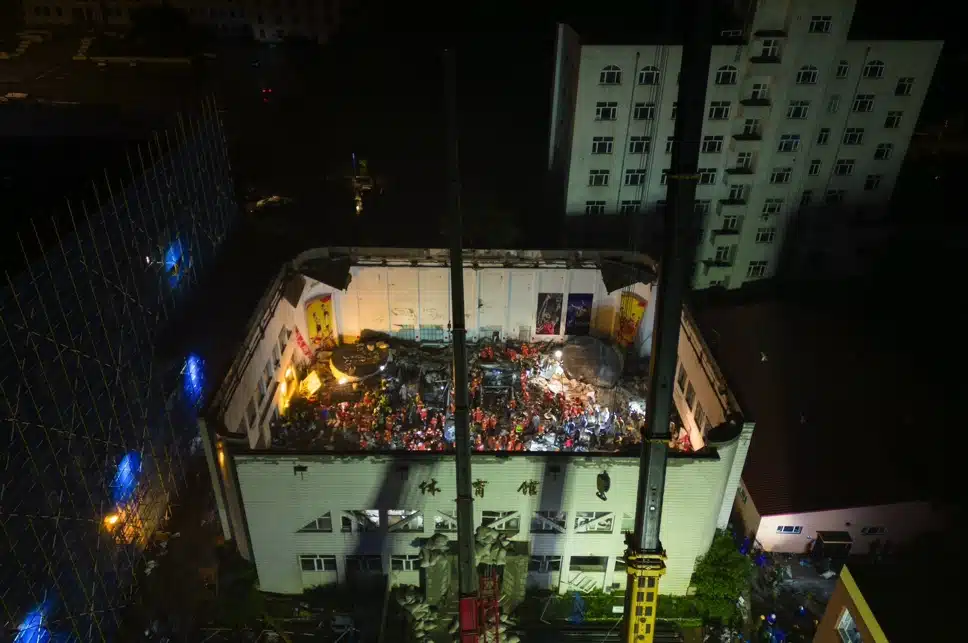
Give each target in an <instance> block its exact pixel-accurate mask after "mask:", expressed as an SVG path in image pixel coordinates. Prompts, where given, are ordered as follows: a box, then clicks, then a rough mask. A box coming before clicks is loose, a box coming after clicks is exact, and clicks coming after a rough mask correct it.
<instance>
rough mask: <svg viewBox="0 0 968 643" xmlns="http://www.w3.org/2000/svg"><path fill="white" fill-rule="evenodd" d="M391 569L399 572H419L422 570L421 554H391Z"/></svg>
mask: <svg viewBox="0 0 968 643" xmlns="http://www.w3.org/2000/svg"><path fill="white" fill-rule="evenodd" d="M390 569H393V570H396V571H398V572H418V571H420V556H419V555H410V554H404V555H393V556H390Z"/></svg>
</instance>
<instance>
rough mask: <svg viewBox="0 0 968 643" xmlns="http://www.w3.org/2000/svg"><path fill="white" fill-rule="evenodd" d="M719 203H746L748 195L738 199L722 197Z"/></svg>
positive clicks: (725, 204)
mask: <svg viewBox="0 0 968 643" xmlns="http://www.w3.org/2000/svg"><path fill="white" fill-rule="evenodd" d="M719 205H721V206H730V205H746V197H745V196H744V197H740V198H738V199H732V198H730V199H720V200H719Z"/></svg>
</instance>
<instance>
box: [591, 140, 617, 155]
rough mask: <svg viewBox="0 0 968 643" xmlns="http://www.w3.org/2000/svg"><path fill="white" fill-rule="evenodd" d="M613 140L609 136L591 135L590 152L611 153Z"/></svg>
mask: <svg viewBox="0 0 968 643" xmlns="http://www.w3.org/2000/svg"><path fill="white" fill-rule="evenodd" d="M613 140H614V138H613V137H611V136H593V137H592V154H611V153H612V141H613Z"/></svg>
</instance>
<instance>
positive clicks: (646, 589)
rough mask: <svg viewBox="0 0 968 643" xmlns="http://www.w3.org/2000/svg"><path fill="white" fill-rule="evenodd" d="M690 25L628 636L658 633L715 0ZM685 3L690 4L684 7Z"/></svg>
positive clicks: (646, 642) (631, 548)
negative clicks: (663, 534) (662, 535)
mask: <svg viewBox="0 0 968 643" xmlns="http://www.w3.org/2000/svg"><path fill="white" fill-rule="evenodd" d="M689 4H692V5H693V6H692V7H691V10H692V11H691V13H690V14H689V15H691V16H693V18H691V19H690V28H688V29H687V31H686V33H685V34H684V36H685V39H684V44H683V48H682V67H681V74H680V78H679V95H678V100H679V110H678V116H677V118H676V125H675V132H674V141H675V143H674V144H673V146H672V164H671V168H670V171H669V177H668V188H667V199H666V200H667V207H666V209H665V212H664V214H663V231H662V255H661V257H660V260H659V278H658V284H657V288H656V290H655V291H654V292H655V295H654V296H653V299H654V304H653V305H655V306H656V309H655V331H654V333H653V339H652V355H651V362H650V365H649V390H648V394H647V398H646V403H647V406H646V414H647V415H646V423H645V428H644V435H643V436H642V453H641V456H640V461H639V481H638V490H637V495H636V507H635V532H634V533H633V534H631V536H630V537H629V538H628V540H627V547H628V548H627V550H626V554H625V564H626V569H627V570H628V582H627V585H626V589H625V624H624V625H625V628H624V629H625V636H626V641H628V643H651V641H652V640H653V638H654V636H655V618H656V606H657V604H658V599H659V579H660V578H661V577H662V576H663V575H664V574H665V571H666V566H665V559H666V557H665V550H664V549H663V548H662V543H661V542H660V541H659V528H660V526H661V521H662V502H663V496H664V494H665V476H666V464H667V460H668V455H669V447H668V443H669V440H670V439H671V437H672V436H671V435H670V432H669V425H670V422H671V420H672V409H673V399H672V390H673V381H674V379H675V376H676V364H677V363H678V349H679V332H680V331H679V329H680V326H681V323H682V322H681V320H682V303H683V299H684V293H685V290H686V288H687V287H688V284H689V279H690V277H691V275H690V270H691V267H692V265H693V263H692V259H693V255H694V252H695V247H696V232H697V231H698V226H697V225H696V224H695V223H694V221H695V219H696V216H695V214H694V204H695V197H696V184H697V182H698V179H699V169H698V168H699V149H700V138H701V136H702V124H703V116H704V110H705V104H706V79H707V76H708V73H709V61H710V54H711V49H712V48H711V43H710V38H709V33H708V30H709V26H710V13H711V12H710V8H711V7H710V6H709V4H710V2H709V0H693V2H692V3H689ZM683 8H684V7H683Z"/></svg>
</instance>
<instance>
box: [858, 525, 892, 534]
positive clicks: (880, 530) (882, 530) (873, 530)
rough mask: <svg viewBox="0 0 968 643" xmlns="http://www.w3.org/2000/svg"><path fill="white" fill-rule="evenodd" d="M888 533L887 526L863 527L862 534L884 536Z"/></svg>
mask: <svg viewBox="0 0 968 643" xmlns="http://www.w3.org/2000/svg"><path fill="white" fill-rule="evenodd" d="M886 533H887V527H861V528H860V535H861V536H883V535H884V534H886Z"/></svg>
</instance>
